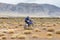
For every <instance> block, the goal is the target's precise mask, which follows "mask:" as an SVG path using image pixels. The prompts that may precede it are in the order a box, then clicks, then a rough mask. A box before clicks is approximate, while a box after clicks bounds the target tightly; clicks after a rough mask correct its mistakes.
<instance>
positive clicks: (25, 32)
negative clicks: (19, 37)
mask: <svg viewBox="0 0 60 40" xmlns="http://www.w3.org/2000/svg"><path fill="white" fill-rule="evenodd" d="M24 34H32V31H31V30H25V31H24Z"/></svg>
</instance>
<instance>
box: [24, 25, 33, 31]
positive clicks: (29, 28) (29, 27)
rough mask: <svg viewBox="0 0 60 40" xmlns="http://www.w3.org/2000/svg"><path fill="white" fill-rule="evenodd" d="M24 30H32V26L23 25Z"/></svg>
mask: <svg viewBox="0 0 60 40" xmlns="http://www.w3.org/2000/svg"><path fill="white" fill-rule="evenodd" d="M24 29H26V30H32V29H33V24H31V25H28V24H25V26H24Z"/></svg>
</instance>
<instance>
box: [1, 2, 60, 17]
mask: <svg viewBox="0 0 60 40" xmlns="http://www.w3.org/2000/svg"><path fill="white" fill-rule="evenodd" d="M1 12H2V13H3V14H4V12H8V13H7V14H9V12H11V13H10V14H11V15H12V13H14V14H15V13H16V14H17V15H20V14H22V15H25V14H26V15H27V16H33V15H35V16H44V17H45V16H47V17H48V16H50V17H57V16H58V17H59V16H60V8H59V7H57V6H55V5H51V4H36V3H18V4H16V5H13V4H7V3H0V14H1ZM8 16H10V15H8ZM13 16H14V15H13Z"/></svg>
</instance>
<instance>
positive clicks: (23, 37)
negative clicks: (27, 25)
mask: <svg viewBox="0 0 60 40" xmlns="http://www.w3.org/2000/svg"><path fill="white" fill-rule="evenodd" d="M17 38H18V39H25V38H26V35H21V34H20V35H17Z"/></svg>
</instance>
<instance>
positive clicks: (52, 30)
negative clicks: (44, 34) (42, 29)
mask: <svg viewBox="0 0 60 40" xmlns="http://www.w3.org/2000/svg"><path fill="white" fill-rule="evenodd" d="M47 31H48V32H54V31H55V30H54V28H48V29H47Z"/></svg>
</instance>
